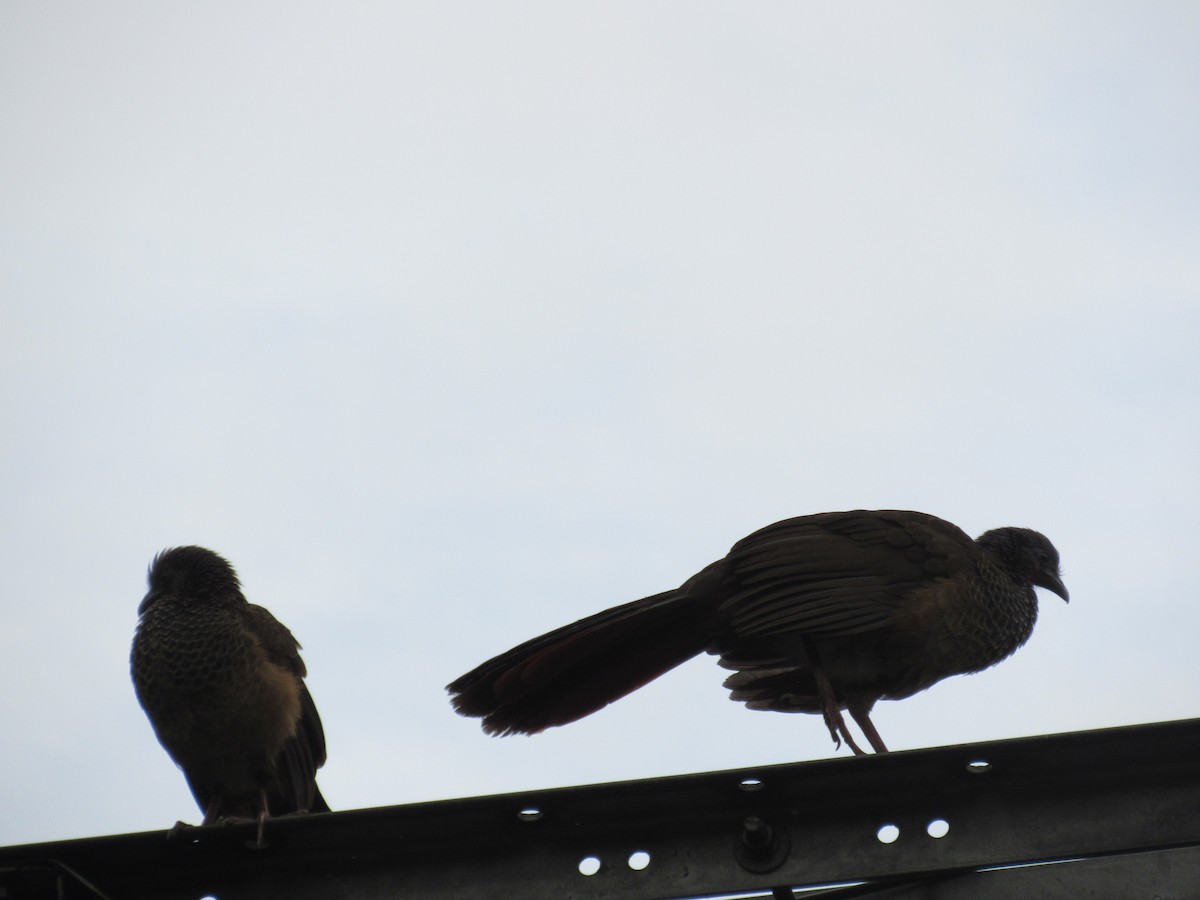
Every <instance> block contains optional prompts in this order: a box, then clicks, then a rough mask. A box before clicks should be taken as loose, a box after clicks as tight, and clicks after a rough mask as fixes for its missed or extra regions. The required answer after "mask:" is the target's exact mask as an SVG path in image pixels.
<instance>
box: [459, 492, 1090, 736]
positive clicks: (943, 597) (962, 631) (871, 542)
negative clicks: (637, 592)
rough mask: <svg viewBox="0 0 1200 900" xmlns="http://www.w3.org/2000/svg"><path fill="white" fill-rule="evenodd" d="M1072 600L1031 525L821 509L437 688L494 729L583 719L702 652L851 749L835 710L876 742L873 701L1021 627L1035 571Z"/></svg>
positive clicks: (990, 653) (758, 698)
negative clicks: (678, 580) (816, 720)
mask: <svg viewBox="0 0 1200 900" xmlns="http://www.w3.org/2000/svg"><path fill="white" fill-rule="evenodd" d="M1035 585H1036V586H1038V587H1044V588H1047V589H1048V590H1051V591H1053V592H1054V593H1056V594H1058V596H1060V597H1062V598H1063V600H1067V599H1068V594H1067V589H1066V587H1065V586H1064V585H1063V582H1062V578H1061V575H1060V573H1059V562H1058V551H1057V550H1055V549H1054V545H1053V544H1051V543H1050V541H1049V540H1047V539H1046V538H1045V537H1044V536H1043V535H1041V534H1039V533H1038V532H1036V531H1031V530H1030V529H1028V528H997V529H995V530H993V531H988V532H986V533H985V534H983V535H981V536H980V537H979V538H978V539H976V540H972V539H971V538H970V537H969V536H968V535H967V534H966V533H965V532H964V531H962V530H961V529H960V528H958V527H957V526H955V525H952V524H950V523H949V522H946V521H943V520H942V519H939V518H937V517H935V516H931V515H927V514H925V513H919V512H908V511H897V510H881V511H870V510H855V511H853V512H833V513H819V514H817V515H812V516H801V517H799V518H795V519H785V520H784V521H782V522H776V523H775V524H774V525H768V526H767V527H766V528H763V529H761V530H759V531H756V532H754V534H751V535H750V536H749V537H746V538H744V539H742V540H741V541H738V543H736V544H734V546H733V549H731V550H730V551H729V554H728V555H727V556H726V557H725V558H724V559H722V560H719V561H718V562H715V563H713V564H712V565H710V566H708V567H707V568H705V569H703V570H701V571H700V572H699V573H697V574H696V575H694V576H692V577H691V578H689V579H688V580H687V581H685V582H684V583H683V585H682V586H680V587H679V588H676V589H675V590H673V591H667V592H666V593H662V594H655V595H653V596H651V597H645V598H643V599H641V600H635V601H633V602H632V603H626V604H624V605H623V606H617V607H614V608H612V609H609V610H605V611H604V612H600V613H597V614H596V615H594V616H589V617H588V618H586V619H581V620H580V621H578V622H575V623H573V624H571V625H566V626H564V627H562V628H559V629H557V630H555V631H551V632H549V633H547V634H544V635H542V636H541V637H536V638H533V639H532V640H530V641H526V642H525V643H523V644H521V645H519V646H517V647H514V648H513V649H511V650H509V651H508V652H506V653H502V654H500V655H499V656H497V657H495V658H494V659H490V660H488V661H487V662H485V663H483V664H482V665H481V666H479V667H478V668H476V669H473V670H472V671H470V672H468V673H467V674H465V675H463V676H462V677H461V678H459V679H457V680H456V681H454V682H453V683H451V684H450V685H449V687H448V688H447V689H448V690H449V691H450V693H451V695H452V703H453V704H454V708H455V709H456V710H457V711H458V712H459V713H461V714H463V715H465V716H479V717H482V718H483V728H484V730H485V731H487V732H489V733H491V734H498V735H505V734H514V733H519V734H536V733H537V732H539V731H542V730H543V729H546V728H550V727H551V726H554V725H565V724H566V723H567V722H573V721H575V720H576V719H580V718H583V717H584V716H586V715H589V714H590V713H593V712H596V710H598V709H601V708H603V707H604V706H606V705H608V704H609V703H612V702H613V701H614V700H617V699H619V698H621V697H623V696H625V695H626V694H628V693H630V692H631V691H634V690H636V689H638V688H639V687H641V686H643V685H645V684H646V683H648V682H650V681H652V680H653V679H655V678H657V677H658V676H660V675H662V674H663V673H665V672H667V671H669V670H670V669H673V668H674V667H675V666H678V665H679V664H681V663H683V662H684V661H686V660H688V659H690V658H691V657H693V656H696V655H697V654H699V653H701V652H703V651H707V652H709V653H712V654H715V655H717V656H719V657H720V664H721V665H722V666H724V667H725V668H727V669H733V670H735V672H734V674H732V675H730V676H729V677H728V678H727V679H726V681H725V687H726V688H728V689H729V690H730V692H731V694H730V696H731V699H733V700H736V701H739V702H742V703H745V704H746V705H747V706H748V707H749V708H750V709H765V710H776V711H779V712H804V713H820V714H821V715H822V716H823V717H824V719H825V724H826V726H827V727H828V728H829V733H830V735H831V736H832V737H833V740H834V743H835V745H836V746H840V742H841V739H843V738H844V739H845V741H846V743H847V744H848V745H849V746H850V748H851V749H852V750H853V751H854V752H855V753H856V754H861V753H862V752H863V751H862V750H861V749H860V748H859V746H858V745H857V744H856V743H855V742H854V739H853V737H852V736H851V734H850V731H849V729H848V728H847V726H846V723H845V721H844V720H843V718H842V714H841V710H843V709H845V710H848V711H849V713H850V715H851V716H852V717H853V719H854V720H855V721H856V722H857V723H858V725H859V727H860V728H861V729H862V731H863V734H864V735H865V736H866V738H867V740H868V741H869V742H870V744H871V746H872V747H873V748H874V750H875V751H876V752H885V751H886V750H887V747H886V746H885V745H884V743H883V740H882V739H881V738H880V737H879V732H878V731H876V730H875V726H874V725H873V724H872V723H871V719H870V712H871V709H872V707H873V706H874V705H875V702H876V701H878V700H901V699H903V698H905V697H910V696H912V695H913V694H915V693H917V692H918V691H923V690H925V689H926V688H927V687H930V686H931V685H933V684H935V683H937V682H938V681H941V680H942V679H943V678H948V677H949V676H951V675H961V674H965V673H968V672H979V671H982V670H983V669H986V668H988V667H990V666H993V665H995V664H996V663H998V662H1000V661H1001V660H1002V659H1004V658H1005V657H1007V656H1009V655H1010V654H1011V653H1013V652H1014V651H1015V650H1016V649H1017V648H1018V647H1020V646H1021V645H1022V644H1024V643H1025V641H1026V640H1028V638H1029V635H1030V634H1031V633H1032V631H1033V626H1034V622H1035V621H1036V620H1037V612H1038V605H1037V596H1036V594H1035V593H1034V590H1033V588H1034V586H1035Z"/></svg>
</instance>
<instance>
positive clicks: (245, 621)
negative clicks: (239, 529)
mask: <svg viewBox="0 0 1200 900" xmlns="http://www.w3.org/2000/svg"><path fill="white" fill-rule="evenodd" d="M147 582H148V588H149V589H148V591H147V593H146V595H145V597H144V598H143V599H142V601H141V604H140V605H139V606H138V624H137V629H136V632H135V634H134V638H133V646H132V649H131V652H130V669H131V674H132V676H133V685H134V692H135V693H136V695H137V699H138V702H139V703H140V704H141V706H142V708H143V709H144V710H145V712H146V715H147V717H148V718H149V720H150V724H151V726H152V727H153V729H154V732H155V735H156V736H157V737H158V740H159V743H161V744H162V746H163V748H164V749H165V750H166V751H167V754H168V755H169V756H170V757H171V759H172V760H173V761H174V762H175V764H176V765H178V766H179V768H180V769H182V770H183V774H184V777H185V778H186V779H187V783H188V787H189V788H190V789H191V792H192V795H193V796H194V797H195V798H196V803H197V804H198V805H199V806H200V809H201V810H203V811H204V821H203V823H202V824H203V825H213V824H217V823H219V822H237V821H245V820H252V821H257V824H258V829H257V841H256V842H255V844H254V846H256V847H260V848H261V847H263V846H265V844H264V843H263V828H264V823H265V821H266V819H267V818H268V817H269V816H272V815H276V816H278V815H288V814H293V813H304V812H328V811H329V805H328V804H327V803H326V802H325V798H324V797H323V796H322V795H321V792H320V790H319V789H318V787H317V782H316V771H317V769H318V768H320V767H321V766H322V765H323V764H324V763H325V732H324V730H323V728H322V727H321V719H320V717H319V716H318V715H317V708H316V705H315V704H314V703H313V699H312V696H311V695H310V694H309V692H308V688H307V686H306V685H305V683H304V678H305V675H306V674H307V671H306V670H305V667H304V662H303V660H301V658H300V654H299V650H300V644H299V642H297V640H296V639H295V638H294V637H293V636H292V633H291V632H290V631H288V629H287V628H286V627H285V626H284V625H282V624H281V623H280V622H279V620H277V619H276V618H275V617H274V616H273V615H271V613H270V612H268V611H267V610H266V609H264V608H263V607H261V606H255V605H254V604H252V603H249V602H247V600H246V598H245V596H244V595H243V594H242V590H241V582H240V581H239V580H238V576H237V573H236V572H235V571H234V569H233V566H232V565H230V564H229V562H228V561H227V560H226V559H224V558H223V557H221V556H219V555H218V554H216V553H214V552H213V551H212V550H207V549H205V548H204V547H195V546H190V547H171V548H168V549H166V550H163V551H162V552H161V553H159V554H158V555H157V556H155V557H154V560H153V561H152V562H151V564H150V568H149V571H148V574H147ZM177 827H184V826H182V823H180V825H179V826H177Z"/></svg>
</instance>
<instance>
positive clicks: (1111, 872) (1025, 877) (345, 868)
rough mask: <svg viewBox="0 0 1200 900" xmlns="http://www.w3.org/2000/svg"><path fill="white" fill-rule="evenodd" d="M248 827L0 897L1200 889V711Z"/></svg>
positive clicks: (151, 845) (167, 843) (32, 878)
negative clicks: (258, 837)
mask: <svg viewBox="0 0 1200 900" xmlns="http://www.w3.org/2000/svg"><path fill="white" fill-rule="evenodd" d="M252 831H253V829H252V828H251V827H249V826H228V827H217V828H206V829H193V830H187V831H184V832H182V833H180V834H177V835H176V836H174V837H172V838H171V839H168V838H167V836H166V833H165V832H152V833H146V834H133V835H123V836H115V837H100V838H89V839H85V840H77V841H63V842H58V843H48V844H34V845H26V846H20V847H7V848H0V900H43V898H45V900H50V898H55V900H59V898H61V900H76V898H88V900H96V898H100V897H105V898H109V900H142V898H147V900H176V898H178V900H201V898H203V897H215V898H218V900H241V898H265V897H271V898H274V897H290V898H296V900H307V898H314V900H315V898H322V900H329V898H332V900H338V898H346V900H349V898H354V900H371V898H384V897H387V898H401V897H405V898H407V897H412V898H442V897H445V898H466V900H486V898H498V900H499V898H503V900H512V898H528V900H542V898H552V900H564V898H580V900H584V898H616V897H620V898H694V897H712V896H721V895H727V894H739V895H744V896H745V895H748V896H765V897H775V898H780V897H792V896H794V891H797V890H799V889H802V888H813V887H816V886H826V888H825V890H823V891H821V892H819V893H817V894H816V895H817V896H823V897H827V896H830V895H832V896H836V897H839V898H842V897H872V898H888V900H894V898H918V897H919V898H922V900H959V898H964V900H965V898H978V900H991V898H1008V897H1013V896H1022V897H1075V896H1088V897H1094V898H1101V900H1104V898H1111V900H1126V898H1129V897H1150V896H1161V897H1172V898H1183V897H1200V719H1191V720H1187V721H1181V722H1167V723H1161V724H1155V725H1139V726H1133V727H1128V728H1113V729H1105V730H1100V731H1085V732H1076V733H1072V734H1059V735H1048V736H1044V737H1034V738H1020V739H1015V740H1007V741H995V742H989V743H982V744H971V745H962V746H955V747H940V748H935V749H931V750H913V751H904V752H898V753H889V754H885V755H882V756H870V757H859V758H849V757H845V758H838V759H831V760H825V761H821V762H806V763H795V764H791V765H781V766H769V767H764V768H758V769H744V770H735V771H728V772H715V773H709V774H701V775H681V776H673V777H670V778H656V779H648V780H644V781H629V782H621V783H616V784H602V785H593V786H588V787H573V788H559V789H555V790H545V791H530V792H527V793H516V794H504V795H498V796H490V797H476V798H469V799H461V800H442V801H437V802H433V803H418V804H411V805H407V806H393V807H381V808H378V809H364V810H353V811H349V812H338V813H329V814H325V815H314V816H304V817H296V818H291V819H276V820H272V821H270V822H268V824H267V843H268V847H267V848H266V849H263V850H253V849H249V848H248V847H247V846H246V841H247V839H248V838H251V837H252ZM1040 863H1053V864H1050V865H1039V864H1040ZM581 870H582V871H581ZM593 870H594V871H593ZM585 871H586V872H592V874H584V872H585ZM807 896H813V894H808V895H807Z"/></svg>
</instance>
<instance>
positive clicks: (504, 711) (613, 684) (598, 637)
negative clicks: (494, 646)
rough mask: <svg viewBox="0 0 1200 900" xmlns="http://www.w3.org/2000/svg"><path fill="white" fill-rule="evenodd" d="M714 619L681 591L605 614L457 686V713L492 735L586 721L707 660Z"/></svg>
mask: <svg viewBox="0 0 1200 900" xmlns="http://www.w3.org/2000/svg"><path fill="white" fill-rule="evenodd" d="M710 639H711V638H710V635H709V633H708V616H707V615H705V614H704V613H703V611H702V609H701V607H700V605H698V604H696V603H695V602H694V601H692V600H691V598H689V596H688V594H687V593H685V592H684V591H682V590H675V591H667V592H665V593H662V594H655V595H654V596H652V597H645V598H643V599H641V600H634V601H633V602H632V603H626V604H625V605H623V606H617V607H614V608H613V609H609V610H605V611H604V612H601V613H597V614H596V615H594V616H589V617H588V618H586V619H581V620H580V621H578V622H574V623H572V624H570V625H565V626H563V627H562V628H559V629H556V630H554V631H551V632H549V633H547V634H544V635H542V636H541V637H536V638H533V639H532V640H530V641H526V642H525V643H524V644H521V645H520V646H517V647H514V648H513V649H511V650H509V651H508V652H506V653H501V654H500V655H499V656H497V657H495V658H494V659H490V660H488V661H487V662H485V663H483V665H481V666H479V667H478V668H476V669H473V670H472V671H470V672H468V673H467V674H466V675H463V676H462V677H461V678H458V679H457V680H456V681H454V682H452V683H451V684H450V685H449V686H448V687H447V690H448V691H450V693H451V695H452V697H451V702H452V703H453V704H454V708H455V709H456V710H457V711H458V712H459V713H461V714H462V715H464V716H478V717H481V718H482V719H483V730H484V731H486V732H488V733H489V734H499V735H504V734H536V733H537V732H539V731H543V730H544V729H546V728H550V727H553V726H555V725H565V724H567V723H568V722H574V721H575V720H576V719H582V718H583V717H584V716H587V715H590V714H591V713H594V712H596V711H597V710H599V709H602V708H604V707H605V706H607V705H608V704H609V703H612V702H613V701H614V700H619V699H620V698H621V697H624V696H625V695H626V694H628V693H630V692H632V691H635V690H637V689H638V688H640V687H641V686H642V685H644V684H647V683H649V682H651V681H653V680H654V679H655V678H658V677H659V676H660V675H663V674H665V673H666V672H668V671H670V670H671V669H673V668H675V667H676V666H678V665H680V664H681V663H683V662H686V661H687V660H689V659H691V658H692V657H693V656H696V655H697V654H698V653H700V652H702V651H703V650H704V649H705V648H706V647H707V646H708V644H709V642H710Z"/></svg>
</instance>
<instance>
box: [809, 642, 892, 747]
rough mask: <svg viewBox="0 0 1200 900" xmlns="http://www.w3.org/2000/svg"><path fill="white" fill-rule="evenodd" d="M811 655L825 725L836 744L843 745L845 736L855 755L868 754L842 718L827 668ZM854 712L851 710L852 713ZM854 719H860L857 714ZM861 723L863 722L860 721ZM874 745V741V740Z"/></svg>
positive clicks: (811, 665) (811, 668) (812, 669)
mask: <svg viewBox="0 0 1200 900" xmlns="http://www.w3.org/2000/svg"><path fill="white" fill-rule="evenodd" d="M809 657H810V659H809V663H810V670H811V671H812V674H813V679H814V680H815V681H816V683H817V697H818V698H819V699H820V701H821V715H822V716H824V718H825V727H827V728H828V729H829V736H830V737H832V738H833V743H834V746H835V747H840V746H842V738H845V739H846V746H848V747H849V748H850V749H851V750H853V751H854V755H855V756H866V753H865V752H864V751H863V749H862V748H861V747H859V746H858V744H856V743H854V738H853V737H852V736H851V734H850V729H849V728H847V727H846V720H845V719H843V718H842V711H841V709H840V708H839V707H838V702H837V695H835V694H834V692H833V685H832V684H830V683H829V676H827V675H826V674H825V670H824V669H823V668H821V664H820V663H819V662H817V660H816V657H815V654H809ZM853 712H854V711H853V710H851V714H853ZM854 719H855V721H858V716H857V715H856V716H855V717H854ZM868 722H869V720H868ZM859 724H860V725H861V724H862V723H861V722H859ZM865 730H866V729H864V731H865ZM874 730H875V729H874V727H872V728H871V731H874ZM867 737H868V738H870V735H869V734H868V735H867ZM876 738H878V735H876ZM872 745H874V742H872Z"/></svg>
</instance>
